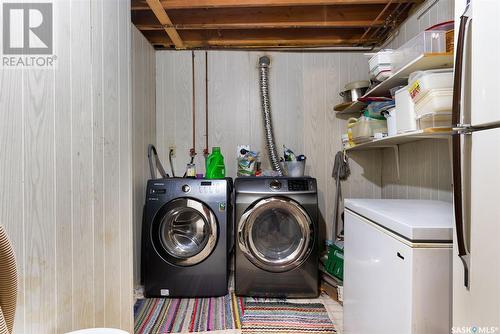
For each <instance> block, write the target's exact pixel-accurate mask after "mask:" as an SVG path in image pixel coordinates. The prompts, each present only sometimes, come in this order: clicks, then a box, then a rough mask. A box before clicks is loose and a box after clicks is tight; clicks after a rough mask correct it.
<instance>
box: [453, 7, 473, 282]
mask: <svg viewBox="0 0 500 334" xmlns="http://www.w3.org/2000/svg"><path fill="white" fill-rule="evenodd" d="M468 11H469V7H468V8H467V9H466V10H465V13H464V14H463V15H462V17H461V18H460V28H459V31H458V40H457V50H456V57H455V73H454V80H453V84H454V86H453V87H454V89H453V114H452V123H453V127H456V128H458V127H461V125H462V124H461V118H462V94H463V91H462V76H463V69H464V66H463V65H464V64H463V62H464V53H465V47H464V45H465V38H466V35H467V34H466V32H467V27H468V21H469V19H470V17H469V15H468ZM462 135H463V134H462V133H461V132H457V133H454V134H453V135H452V137H453V138H452V154H453V202H454V209H455V229H456V231H457V247H458V256H459V257H460V260H461V261H462V263H463V266H464V285H465V287H466V288H467V289H469V285H470V282H469V250H468V249H467V241H466V239H465V238H466V236H465V226H464V225H465V224H464V214H463V212H464V210H463V206H464V203H463V197H462Z"/></svg>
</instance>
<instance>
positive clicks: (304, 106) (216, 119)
mask: <svg viewBox="0 0 500 334" xmlns="http://www.w3.org/2000/svg"><path fill="white" fill-rule="evenodd" d="M156 54H157V55H156V73H157V75H156V77H157V86H156V87H157V88H156V112H157V115H156V117H157V128H156V134H157V146H158V149H159V154H160V156H161V158H162V160H163V162H164V163H165V164H166V165H168V164H167V163H168V147H169V146H170V145H175V146H176V150H177V156H176V158H175V159H174V160H175V161H174V169H175V172H176V175H182V174H183V173H184V171H185V166H186V163H187V162H188V160H189V156H188V152H189V148H190V147H191V145H192V144H191V143H192V138H191V137H192V130H191V126H192V111H191V103H192V96H191V95H192V89H191V52H183V51H158V52H157V53H156ZM195 55H196V57H195V64H196V66H195V75H196V79H195V84H196V88H195V89H196V94H195V96H196V97H195V98H196V116H195V117H196V124H197V127H196V151H197V152H198V156H197V158H196V161H195V162H196V166H197V169H198V170H200V171H201V172H204V160H203V155H202V152H203V148H204V135H205V130H204V122H205V89H204V87H205V67H204V66H205V55H204V52H196V53H195ZM262 55H263V53H260V52H230V51H228V52H223V51H213V52H209V54H208V66H209V74H208V76H209V78H208V79H209V146H210V148H211V147H212V146H221V148H222V152H223V154H224V157H225V162H226V168H227V172H228V175H229V176H232V177H235V175H236V160H235V159H236V146H237V144H250V145H251V146H252V149H254V150H258V151H260V152H261V156H262V161H263V167H264V168H269V162H268V158H267V153H266V149H265V142H264V131H263V120H262V115H261V109H260V96H259V84H258V69H257V64H258V58H259V57H260V56H262ZM267 55H269V56H270V57H271V71H270V85H271V86H270V90H271V105H272V113H273V123H274V129H275V130H274V131H275V137H276V143H277V145H278V147H279V148H280V153H281V154H282V149H281V147H282V145H283V144H285V145H287V146H288V147H290V148H291V149H293V150H294V151H295V152H296V153H298V154H300V153H303V154H305V155H306V156H307V173H308V174H310V175H311V176H314V177H316V178H317V179H318V184H319V201H320V210H321V213H322V218H323V219H324V220H325V221H326V222H327V224H326V228H327V233H330V230H331V221H332V216H333V201H334V189H335V183H334V182H333V179H332V177H331V173H332V168H333V161H334V155H335V153H336V152H337V151H338V150H339V149H340V148H341V144H340V134H341V133H342V132H344V131H345V126H346V125H345V124H346V119H339V118H337V117H336V116H335V114H334V112H333V106H334V105H335V104H337V103H339V102H340V97H339V95H338V92H339V90H341V88H342V87H343V86H344V85H345V84H346V83H347V82H350V81H354V80H361V79H364V78H366V76H367V73H368V62H367V59H366V58H365V57H364V55H363V54H361V53H350V54H348V53H312V54H311V53H278V52H276V53H267ZM381 163H382V155H381V152H380V151H378V150H377V151H372V152H359V153H356V154H355V155H353V158H352V160H351V168H352V172H353V173H352V177H351V178H350V179H349V181H348V182H346V184H345V185H344V195H345V196H346V197H374V198H380V197H381V173H380V169H381ZM328 235H329V234H328Z"/></svg>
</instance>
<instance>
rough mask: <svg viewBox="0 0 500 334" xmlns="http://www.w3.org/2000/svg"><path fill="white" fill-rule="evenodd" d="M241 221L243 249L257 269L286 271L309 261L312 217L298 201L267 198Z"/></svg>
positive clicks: (241, 243) (240, 237)
mask: <svg viewBox="0 0 500 334" xmlns="http://www.w3.org/2000/svg"><path fill="white" fill-rule="evenodd" d="M241 219H242V220H241V222H240V224H239V231H238V232H239V233H238V234H239V244H240V248H241V249H242V251H243V252H244V253H245V255H246V256H247V258H248V259H249V260H250V261H251V262H252V263H254V264H255V265H256V266H258V267H260V268H262V269H265V270H268V271H273V272H283V271H288V270H291V269H293V268H295V267H297V266H299V265H301V264H302V263H303V262H304V261H305V260H306V259H307V257H308V255H309V253H310V251H311V248H312V245H313V240H314V238H313V236H312V234H313V233H314V231H313V227H312V222H311V219H310V218H309V215H308V214H307V213H306V212H305V210H304V209H303V208H302V207H301V206H300V205H299V204H297V203H296V202H294V201H292V200H290V199H286V198H278V197H273V198H267V199H263V200H261V201H259V202H258V203H257V204H256V205H254V206H253V207H252V208H250V209H249V210H248V211H247V212H246V213H245V214H244V215H243V216H242V218H241Z"/></svg>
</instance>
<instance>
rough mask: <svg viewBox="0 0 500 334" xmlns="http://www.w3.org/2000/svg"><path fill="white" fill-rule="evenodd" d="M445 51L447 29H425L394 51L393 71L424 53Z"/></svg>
mask: <svg viewBox="0 0 500 334" xmlns="http://www.w3.org/2000/svg"><path fill="white" fill-rule="evenodd" d="M444 52H446V31H438V30H430V31H423V32H421V33H420V34H418V35H417V36H415V37H414V38H412V39H411V40H409V41H408V42H406V43H405V44H404V45H403V46H401V47H400V48H399V49H397V50H396V51H394V54H393V64H392V65H393V71H394V72H396V71H398V70H399V69H401V68H402V67H404V66H405V65H407V64H408V63H410V62H411V61H413V60H414V59H416V58H418V57H419V56H420V55H422V54H424V53H444Z"/></svg>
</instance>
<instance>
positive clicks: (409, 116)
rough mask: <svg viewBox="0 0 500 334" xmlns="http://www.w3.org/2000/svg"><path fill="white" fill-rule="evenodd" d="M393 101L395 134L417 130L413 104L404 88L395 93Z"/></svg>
mask: <svg viewBox="0 0 500 334" xmlns="http://www.w3.org/2000/svg"><path fill="white" fill-rule="evenodd" d="M395 100H396V114H397V117H396V129H397V133H405V132H409V131H415V130H417V119H416V115H415V103H414V102H413V100H412V99H411V97H410V93H408V89H407V87H406V86H405V87H403V88H401V89H399V90H398V91H396V94H395Z"/></svg>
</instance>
